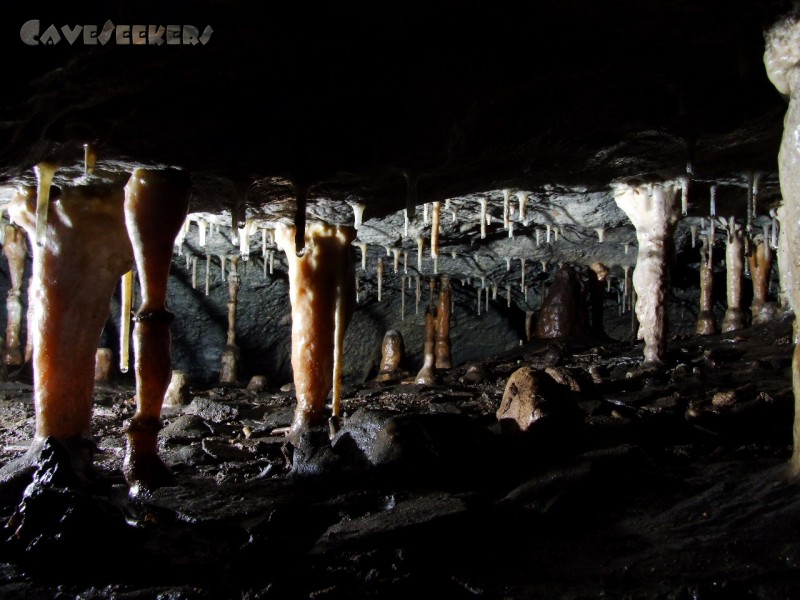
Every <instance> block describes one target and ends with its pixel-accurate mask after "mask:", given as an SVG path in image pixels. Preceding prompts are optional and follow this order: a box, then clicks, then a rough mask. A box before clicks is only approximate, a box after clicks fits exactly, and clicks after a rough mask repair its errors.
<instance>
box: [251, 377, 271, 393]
mask: <svg viewBox="0 0 800 600" xmlns="http://www.w3.org/2000/svg"><path fill="white" fill-rule="evenodd" d="M246 389H247V391H248V392H256V393H258V392H263V391H264V390H265V389H267V377H266V375H253V376H252V377H251V378H250V381H249V382H248V384H247V388H246Z"/></svg>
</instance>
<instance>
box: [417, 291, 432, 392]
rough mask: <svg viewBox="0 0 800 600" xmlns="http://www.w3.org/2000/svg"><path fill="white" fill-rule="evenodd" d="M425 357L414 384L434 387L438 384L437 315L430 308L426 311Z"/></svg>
mask: <svg viewBox="0 0 800 600" xmlns="http://www.w3.org/2000/svg"><path fill="white" fill-rule="evenodd" d="M424 356H425V359H424V363H423V365H422V368H421V369H420V370H419V373H417V376H416V377H415V378H414V382H415V383H416V384H417V385H433V384H434V383H436V373H435V371H434V369H435V367H436V315H435V314H434V311H433V310H432V309H431V308H430V307H429V308H428V309H427V310H426V311H425V345H424Z"/></svg>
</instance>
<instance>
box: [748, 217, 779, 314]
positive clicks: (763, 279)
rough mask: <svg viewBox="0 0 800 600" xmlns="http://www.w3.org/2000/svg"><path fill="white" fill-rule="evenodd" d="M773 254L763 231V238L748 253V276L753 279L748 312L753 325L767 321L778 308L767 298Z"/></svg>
mask: <svg viewBox="0 0 800 600" xmlns="http://www.w3.org/2000/svg"><path fill="white" fill-rule="evenodd" d="M773 256H774V255H773V253H772V250H771V249H770V247H769V239H768V237H767V235H766V233H765V235H764V239H763V240H762V241H761V242H760V243H759V244H758V245H756V246H755V248H754V249H753V253H752V254H751V255H750V276H751V278H752V280H753V302H752V304H751V305H750V312H751V313H752V315H753V324H754V325H758V324H762V323H768V322H769V321H771V320H772V319H773V318H774V316H775V314H776V312H777V309H778V307H777V305H776V304H775V303H774V302H769V301H768V299H767V294H768V292H769V276H770V271H771V270H772V260H773Z"/></svg>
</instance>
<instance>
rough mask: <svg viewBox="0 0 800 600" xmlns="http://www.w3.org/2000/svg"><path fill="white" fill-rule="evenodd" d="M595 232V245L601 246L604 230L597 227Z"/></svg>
mask: <svg viewBox="0 0 800 600" xmlns="http://www.w3.org/2000/svg"><path fill="white" fill-rule="evenodd" d="M595 232H596V233H597V243H598V244H602V243H603V240H604V239H605V235H606V230H605V229H604V228H603V227H597V228H595Z"/></svg>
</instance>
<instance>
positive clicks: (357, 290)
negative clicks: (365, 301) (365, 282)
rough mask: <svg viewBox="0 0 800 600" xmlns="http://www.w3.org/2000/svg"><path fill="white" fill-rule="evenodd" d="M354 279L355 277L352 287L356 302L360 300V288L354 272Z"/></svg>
mask: <svg viewBox="0 0 800 600" xmlns="http://www.w3.org/2000/svg"><path fill="white" fill-rule="evenodd" d="M354 279H355V284H354V287H355V289H356V302H357V303H358V302H361V290H360V289H359V284H358V273H356V274H355V276H354Z"/></svg>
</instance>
